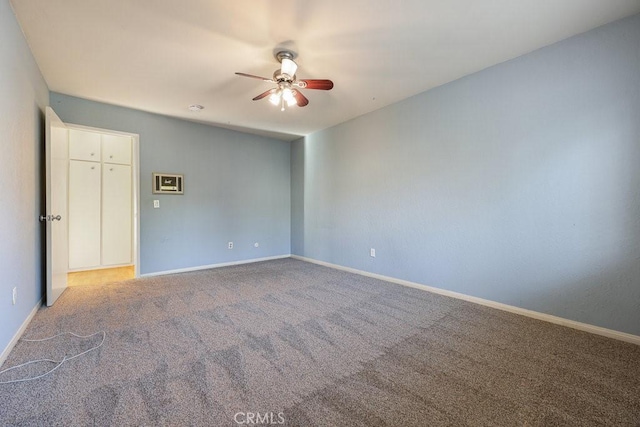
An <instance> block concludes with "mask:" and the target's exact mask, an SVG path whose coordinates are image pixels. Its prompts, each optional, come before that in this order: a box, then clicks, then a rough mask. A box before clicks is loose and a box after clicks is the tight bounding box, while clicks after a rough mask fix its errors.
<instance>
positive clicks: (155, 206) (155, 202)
mask: <svg viewBox="0 0 640 427" xmlns="http://www.w3.org/2000/svg"><path fill="white" fill-rule="evenodd" d="M159 207H160V200H154V201H153V208H154V209H158V208H159Z"/></svg>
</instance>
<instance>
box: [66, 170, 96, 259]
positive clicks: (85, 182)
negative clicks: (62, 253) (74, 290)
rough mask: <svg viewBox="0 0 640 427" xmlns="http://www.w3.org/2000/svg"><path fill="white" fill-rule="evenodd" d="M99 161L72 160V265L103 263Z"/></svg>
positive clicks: (70, 198)
mask: <svg viewBox="0 0 640 427" xmlns="http://www.w3.org/2000/svg"><path fill="white" fill-rule="evenodd" d="M101 175H102V172H101V164H100V162H85V161H84V160H70V161H69V268H70V269H72V270H73V269H77V268H91V267H99V266H100V181H101Z"/></svg>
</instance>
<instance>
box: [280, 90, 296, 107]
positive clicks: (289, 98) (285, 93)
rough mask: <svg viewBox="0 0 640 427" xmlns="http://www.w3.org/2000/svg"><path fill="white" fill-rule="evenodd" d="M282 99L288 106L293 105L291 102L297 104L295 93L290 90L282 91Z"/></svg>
mask: <svg viewBox="0 0 640 427" xmlns="http://www.w3.org/2000/svg"><path fill="white" fill-rule="evenodd" d="M282 98H284V100H285V101H287V104H289V105H291V102H292V101H293V103H295V101H296V99H295V98H294V96H293V92H292V91H291V89H289V88H285V89H283V90H282Z"/></svg>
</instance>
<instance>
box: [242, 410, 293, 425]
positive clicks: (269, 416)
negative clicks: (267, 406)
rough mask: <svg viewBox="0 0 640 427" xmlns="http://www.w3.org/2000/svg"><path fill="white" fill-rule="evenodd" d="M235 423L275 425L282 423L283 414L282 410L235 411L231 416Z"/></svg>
mask: <svg viewBox="0 0 640 427" xmlns="http://www.w3.org/2000/svg"><path fill="white" fill-rule="evenodd" d="M233 420H234V421H235V422H236V424H240V425H260V424H262V425H276V424H284V414H283V413H282V412H278V413H276V412H264V413H262V414H261V413H260V412H237V413H236V414H235V415H234V416H233Z"/></svg>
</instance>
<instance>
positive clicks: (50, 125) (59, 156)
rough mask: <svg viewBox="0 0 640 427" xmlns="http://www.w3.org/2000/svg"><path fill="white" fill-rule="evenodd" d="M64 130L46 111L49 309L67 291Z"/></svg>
mask: <svg viewBox="0 0 640 427" xmlns="http://www.w3.org/2000/svg"><path fill="white" fill-rule="evenodd" d="M68 153H69V149H68V136H67V128H66V126H65V125H64V123H62V120H60V118H59V117H58V116H57V115H56V113H55V112H54V111H53V110H52V109H51V108H50V107H47V108H46V113H45V177H46V184H45V198H46V202H45V204H46V213H45V215H43V216H41V217H40V220H41V221H46V224H47V226H46V229H47V231H46V240H47V243H46V245H47V250H46V267H47V305H48V306H51V305H53V303H54V302H56V300H57V299H58V297H59V296H60V295H61V294H62V292H64V290H65V289H66V288H67V270H68V258H69V252H68V251H69V247H68V236H67V226H68V218H67V167H68Z"/></svg>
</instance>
